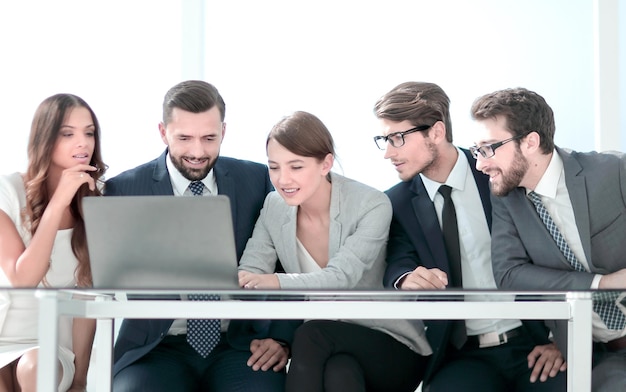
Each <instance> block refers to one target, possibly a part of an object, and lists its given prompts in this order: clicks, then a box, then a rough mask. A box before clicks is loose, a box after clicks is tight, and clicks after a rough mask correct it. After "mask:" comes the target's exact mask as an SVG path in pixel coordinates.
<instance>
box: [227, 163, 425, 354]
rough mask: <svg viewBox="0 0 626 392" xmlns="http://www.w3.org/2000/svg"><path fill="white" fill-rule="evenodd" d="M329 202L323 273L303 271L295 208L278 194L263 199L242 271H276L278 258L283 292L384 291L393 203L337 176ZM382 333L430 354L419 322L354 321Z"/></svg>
mask: <svg viewBox="0 0 626 392" xmlns="http://www.w3.org/2000/svg"><path fill="white" fill-rule="evenodd" d="M331 176H332V193H331V202H330V220H331V223H330V236H329V249H328V254H329V259H328V265H327V266H326V268H323V269H322V270H320V271H319V272H310V273H301V272H302V270H301V267H300V264H299V263H298V257H297V248H296V223H297V211H298V209H297V207H295V206H289V205H287V203H285V201H284V200H283V198H282V197H281V196H280V195H279V194H278V193H276V192H271V193H270V194H268V195H267V198H266V199H265V204H264V205H263V209H262V210H261V215H260V216H259V219H258V220H257V223H256V226H255V228H254V232H253V234H252V238H250V240H249V241H248V244H247V245H246V249H245V251H244V254H243V256H242V258H241V262H240V267H239V268H240V269H242V270H246V271H251V272H255V273H272V272H273V271H274V269H275V265H276V262H277V261H278V260H280V262H281V264H282V266H283V268H284V269H285V272H286V273H285V274H279V275H278V278H279V281H280V285H281V288H283V289H293V288H306V289H362V290H372V289H382V288H383V284H382V279H383V273H384V270H385V254H386V252H385V248H386V244H387V239H388V235H389V223H390V221H391V214H392V210H391V203H390V201H389V199H388V198H387V196H386V195H385V194H384V193H383V192H380V191H378V190H376V189H374V188H371V187H369V186H367V185H364V184H361V183H359V182H356V181H353V180H350V179H348V178H345V177H343V176H340V175H338V174H335V173H331ZM350 321H351V322H354V323H358V324H362V325H366V326H368V327H371V328H375V329H379V330H382V331H384V332H386V333H389V334H390V335H391V336H393V337H394V338H396V339H397V340H399V341H401V342H402V343H404V344H406V345H407V346H408V347H410V348H411V349H412V350H414V351H416V352H418V353H421V354H424V355H428V354H430V353H431V350H430V346H429V345H428V343H427V342H426V338H425V335H424V326H423V323H422V322H421V321H406V320H350Z"/></svg>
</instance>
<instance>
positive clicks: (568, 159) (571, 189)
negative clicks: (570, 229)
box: [557, 147, 593, 265]
mask: <svg viewBox="0 0 626 392" xmlns="http://www.w3.org/2000/svg"><path fill="white" fill-rule="evenodd" d="M557 153H558V154H559V155H560V156H561V159H562V160H563V169H564V172H565V184H566V185H567V191H568V193H569V198H570V201H571V202H572V209H573V210H574V218H575V219H576V227H577V228H578V234H579V235H580V240H581V242H582V245H583V251H584V252H585V257H586V258H587V262H588V263H589V265H593V260H592V259H591V234H590V230H591V229H590V223H589V202H588V201H587V183H586V180H585V176H584V175H579V174H580V172H581V171H582V167H581V166H580V164H579V163H578V161H577V160H576V159H574V158H573V157H572V156H571V154H568V153H566V152H564V151H563V150H561V149H560V148H558V147H557Z"/></svg>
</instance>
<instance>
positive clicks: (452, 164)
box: [374, 82, 566, 392]
mask: <svg viewBox="0 0 626 392" xmlns="http://www.w3.org/2000/svg"><path fill="white" fill-rule="evenodd" d="M449 104H450V101H449V98H448V96H447V95H446V93H445V92H444V91H443V90H442V89H441V88H440V87H439V86H437V85H436V84H432V83H420V82H407V83H403V84H400V85H398V86H397V87H395V88H394V89H392V90H391V91H389V92H388V93H387V94H385V95H384V96H383V97H382V98H380V99H379V101H378V102H377V103H376V105H375V108H374V113H375V114H376V116H377V117H378V119H379V120H380V124H381V128H382V133H383V136H377V137H376V138H375V141H376V144H377V145H378V146H379V148H381V149H385V150H386V152H385V158H386V159H390V160H391V163H392V164H393V165H394V166H395V167H396V170H397V172H398V174H399V176H400V179H401V180H402V181H403V182H401V183H399V184H398V185H396V186H394V187H392V188H391V189H389V190H388V191H387V195H388V196H389V198H390V199H391V203H392V205H393V219H392V222H391V227H390V235H389V243H388V249H387V262H388V266H387V270H386V273H385V285H386V286H388V287H394V288H397V289H402V290H436V289H445V288H447V287H458V288H467V289H495V288H496V284H495V280H494V277H493V272H492V269H491V254H490V242H491V239H490V229H491V204H490V200H489V188H488V183H487V180H488V177H487V176H485V175H483V174H482V173H479V172H478V171H476V170H475V169H474V168H473V167H474V162H475V161H474V159H473V158H472V157H471V155H470V154H469V151H467V150H462V149H459V148H457V147H455V146H454V145H453V144H452V124H451V121H450V112H449ZM450 199H451V201H452V202H450ZM450 207H452V209H451V208H450ZM452 212H454V213H453V214H451V213H452ZM442 225H443V228H442ZM448 225H452V226H451V227H448ZM455 226H456V227H455ZM455 260H456V262H455ZM425 323H426V326H427V332H426V333H427V336H428V339H429V342H430V345H431V347H432V349H433V355H432V357H431V359H430V361H429V364H428V368H427V369H426V374H425V378H424V391H429V392H437V391H481V392H484V391H499V392H505V391H507V392H508V391H512V390H515V391H562V390H565V388H566V377H565V374H564V373H563V372H562V371H561V370H564V369H565V365H564V361H563V357H562V356H561V353H560V352H559V351H558V349H557V348H556V346H555V345H554V344H553V343H551V342H550V341H549V340H548V331H547V329H546V327H545V325H544V324H543V323H541V322H536V321H533V322H522V321H520V320H467V321H465V322H463V321H426V322H425Z"/></svg>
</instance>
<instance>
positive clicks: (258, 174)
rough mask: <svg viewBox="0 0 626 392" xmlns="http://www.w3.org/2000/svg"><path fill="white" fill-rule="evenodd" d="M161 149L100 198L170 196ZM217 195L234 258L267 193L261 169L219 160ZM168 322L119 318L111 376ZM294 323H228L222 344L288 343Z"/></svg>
mask: <svg viewBox="0 0 626 392" xmlns="http://www.w3.org/2000/svg"><path fill="white" fill-rule="evenodd" d="M166 154H167V150H166V151H165V152H164V153H163V154H161V156H160V157H158V158H157V159H155V160H153V161H150V162H148V163H145V164H143V165H140V166H138V167H136V168H134V169H131V170H128V171H125V172H123V173H121V174H119V175H118V176H116V177H114V178H112V179H110V180H108V181H107V182H106V185H105V195H106V196H140V195H144V196H145V195H173V194H174V190H173V188H172V183H171V181H170V177H169V172H168V171H167V165H166V163H165V157H166ZM213 172H214V174H215V179H216V182H217V187H218V192H219V194H221V195H226V196H228V197H229V199H230V205H231V210H232V216H233V228H234V231H235V244H236V248H237V259H240V258H241V255H242V254H243V251H244V248H245V246H246V242H247V241H248V239H249V238H250V237H251V236H252V230H253V229H254V224H255V223H256V220H257V218H258V216H259V212H260V211H261V208H262V207H263V202H264V200H265V196H266V195H267V194H268V193H269V192H270V191H271V190H273V187H272V183H271V182H270V179H269V175H268V171H267V167H266V166H265V165H262V164H260V163H255V162H250V161H243V160H238V159H233V158H227V157H219V158H218V159H217V161H216V163H215V166H214V168H213ZM172 322H173V320H139V319H125V320H124V321H123V323H122V326H121V327H120V331H119V335H118V338H117V340H116V342H115V350H114V367H113V373H114V374H117V372H119V371H120V370H121V369H123V368H125V367H126V366H128V365H130V364H132V363H133V362H135V361H136V360H138V359H139V358H141V357H142V356H144V355H145V354H147V353H148V352H150V350H152V349H153V348H154V347H155V346H156V345H157V344H159V342H160V341H161V340H162V339H163V338H164V337H165V336H166V334H167V331H168V330H169V328H170V326H171V325H172ZM297 324H298V323H296V322H289V321H279V322H273V321H269V320H254V321H245V320H231V322H230V326H229V329H228V333H227V337H228V342H229V343H230V344H231V346H232V347H234V348H236V349H240V350H249V347H250V341H251V340H252V339H260V338H267V337H271V338H274V339H276V340H280V341H283V342H287V343H289V342H291V340H292V337H293V331H294V329H295V326H296V325H297Z"/></svg>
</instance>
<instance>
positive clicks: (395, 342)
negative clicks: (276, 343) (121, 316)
mask: <svg viewBox="0 0 626 392" xmlns="http://www.w3.org/2000/svg"><path fill="white" fill-rule="evenodd" d="M266 149H267V155H268V166H269V172H270V179H271V180H272V183H273V185H274V188H275V189H276V191H274V192H271V193H270V194H268V196H267V198H266V199H265V204H264V205H263V209H262V210H261V215H260V216H259V219H258V221H257V223H256V226H255V228H254V232H253V234H252V238H250V240H249V241H248V243H247V245H246V249H245V251H244V254H243V256H242V258H241V262H240V267H239V269H240V272H239V283H240V285H241V286H242V287H244V288H250V289H254V288H258V289H278V288H290V289H292V288H300V289H352V288H358V289H382V288H383V285H382V277H383V273H384V269H385V249H386V244H387V239H388V233H389V223H390V221H391V214H392V210H391V203H390V202H389V199H388V198H387V196H386V195H385V194H384V193H382V192H380V191H378V190H376V189H374V188H371V187H369V186H367V185H364V184H361V183H359V182H356V181H353V180H350V179H348V178H345V177H343V176H340V175H338V174H335V173H332V172H331V168H332V166H333V162H334V156H335V153H334V143H333V139H332V136H331V135H330V132H329V131H328V129H327V128H326V126H325V125H324V124H323V123H322V122H321V121H320V120H319V119H318V118H317V117H315V116H314V115H312V114H310V113H306V112H295V113H294V114H292V115H291V116H288V117H286V118H284V119H282V120H281V121H280V122H278V123H277V124H276V125H275V126H274V127H273V128H272V130H271V132H270V134H269V136H268V138H267V144H266ZM278 260H280V263H281V265H282V267H283V268H284V270H285V273H272V272H273V271H275V267H276V263H277V261H278ZM291 350H292V359H291V364H290V367H289V372H288V374H287V391H366V390H376V391H394V392H398V391H400V392H401V391H414V390H415V388H416V387H417V385H418V384H419V383H420V381H421V379H422V376H423V371H424V364H425V362H426V359H427V356H428V355H430V354H431V352H432V351H431V349H430V346H429V345H428V343H427V341H426V338H425V336H424V326H423V324H422V322H421V321H407V320H315V321H308V322H306V323H304V324H303V325H302V326H300V327H299V328H298V330H297V331H296V335H295V338H294V342H293V346H292V347H291Z"/></svg>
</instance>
